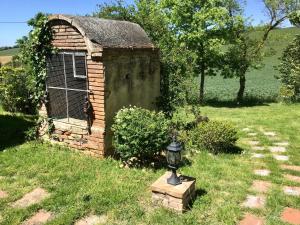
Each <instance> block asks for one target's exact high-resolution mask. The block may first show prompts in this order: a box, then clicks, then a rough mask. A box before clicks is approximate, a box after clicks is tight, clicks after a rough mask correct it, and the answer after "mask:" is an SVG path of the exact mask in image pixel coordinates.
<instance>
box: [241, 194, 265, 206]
mask: <svg viewBox="0 0 300 225" xmlns="http://www.w3.org/2000/svg"><path fill="white" fill-rule="evenodd" d="M265 203H266V198H265V196H262V195H261V196H255V195H247V198H246V200H245V201H244V202H243V203H242V206H243V207H246V208H251V209H254V208H255V209H260V208H263V207H264V206H265Z"/></svg>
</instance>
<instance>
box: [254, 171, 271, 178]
mask: <svg viewBox="0 0 300 225" xmlns="http://www.w3.org/2000/svg"><path fill="white" fill-rule="evenodd" d="M270 173H271V171H270V170H265V169H263V170H254V174H255V175H258V176H262V177H266V176H269V175H270Z"/></svg>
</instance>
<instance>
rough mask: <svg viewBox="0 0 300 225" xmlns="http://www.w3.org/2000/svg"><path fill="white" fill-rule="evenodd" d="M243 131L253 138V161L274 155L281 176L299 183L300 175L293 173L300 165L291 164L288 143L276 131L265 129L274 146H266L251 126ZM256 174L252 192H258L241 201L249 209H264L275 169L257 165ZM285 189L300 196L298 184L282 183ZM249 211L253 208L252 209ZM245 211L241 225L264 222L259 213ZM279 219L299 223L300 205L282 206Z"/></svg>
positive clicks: (261, 223)
mask: <svg viewBox="0 0 300 225" xmlns="http://www.w3.org/2000/svg"><path fill="white" fill-rule="evenodd" d="M242 131H244V132H246V133H247V136H248V138H249V139H250V140H249V141H248V142H247V144H248V145H249V146H250V149H251V151H252V152H251V153H252V156H251V158H252V159H253V160H261V161H263V160H264V159H265V158H267V157H268V156H270V155H271V156H272V157H273V158H274V160H276V161H277V163H278V164H279V166H280V168H281V170H282V175H283V177H284V178H285V180H286V181H288V182H293V183H298V185H299V184H300V176H295V175H292V174H291V171H293V172H300V166H295V165H289V160H290V158H289V156H288V154H287V152H288V146H289V142H287V141H282V140H281V139H280V137H279V134H278V133H276V132H274V131H263V132H262V135H264V136H265V137H266V138H267V139H269V141H270V142H271V143H272V145H271V146H263V145H262V144H261V143H260V141H259V140H257V136H258V133H257V132H255V131H253V129H251V128H244V129H242ZM253 173H254V174H255V176H257V179H256V180H254V181H253V183H252V185H251V187H249V192H251V193H256V194H254V195H253V194H249V195H247V196H246V197H245V201H244V202H243V203H242V204H241V206H242V207H244V208H245V210H246V211H248V209H257V210H262V209H264V208H265V205H266V203H267V197H268V193H269V191H270V189H271V188H272V187H273V186H274V184H272V183H271V182H270V181H266V180H264V179H268V177H269V176H271V175H272V171H271V170H270V169H269V168H254V171H253ZM282 192H283V193H284V194H285V195H287V196H292V197H300V187H299V186H282ZM249 211H250V210H249ZM249 211H248V213H245V215H244V217H243V218H242V220H241V221H240V222H239V225H264V224H265V219H264V218H262V217H260V216H257V215H255V214H253V213H250V212H249ZM280 219H281V220H282V221H283V222H285V223H287V224H294V225H297V224H298V225H300V206H299V209H296V208H289V207H288V206H286V208H284V209H283V211H282V212H281V215H280Z"/></svg>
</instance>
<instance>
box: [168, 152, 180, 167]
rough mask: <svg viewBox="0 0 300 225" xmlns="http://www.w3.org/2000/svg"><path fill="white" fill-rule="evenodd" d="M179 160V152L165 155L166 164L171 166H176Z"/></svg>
mask: <svg viewBox="0 0 300 225" xmlns="http://www.w3.org/2000/svg"><path fill="white" fill-rule="evenodd" d="M180 160H181V154H180V152H172V151H168V153H167V162H168V164H169V165H171V166H177V165H178V164H179V162H180Z"/></svg>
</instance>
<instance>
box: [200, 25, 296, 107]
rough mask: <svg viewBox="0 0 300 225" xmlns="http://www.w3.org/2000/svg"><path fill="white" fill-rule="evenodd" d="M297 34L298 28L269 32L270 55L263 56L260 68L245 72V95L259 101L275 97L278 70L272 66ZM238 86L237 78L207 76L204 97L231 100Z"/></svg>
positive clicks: (271, 99) (276, 63) (268, 47)
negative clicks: (262, 65)
mask: <svg viewBox="0 0 300 225" xmlns="http://www.w3.org/2000/svg"><path fill="white" fill-rule="evenodd" d="M297 34H300V29H299V28H285V29H277V30H274V31H273V32H272V33H271V35H270V37H269V41H268V43H267V45H266V49H267V50H268V51H267V52H268V53H269V54H270V53H271V56H267V57H265V59H264V60H263V64H264V65H265V66H264V67H263V68H262V69H260V70H251V71H250V72H248V73H247V86H246V97H248V98H255V99H259V100H260V101H273V100H275V99H276V97H277V94H278V88H279V82H278V80H277V79H276V78H275V76H276V75H278V71H276V70H275V69H274V66H277V65H278V64H279V62H280V61H279V57H280V56H281V54H282V52H283V49H284V48H285V47H286V46H287V45H288V44H289V43H290V42H291V41H292V40H293V37H294V36H295V35H297ZM257 35H260V34H257ZM273 51H274V52H273ZM238 88H239V80H238V79H223V78H221V77H219V76H217V77H207V79H206V89H205V93H206V99H217V100H218V101H232V100H233V99H235V97H236V93H237V91H238Z"/></svg>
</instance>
